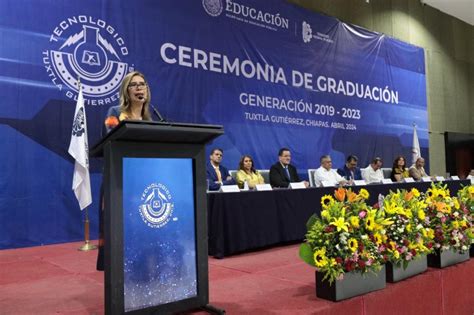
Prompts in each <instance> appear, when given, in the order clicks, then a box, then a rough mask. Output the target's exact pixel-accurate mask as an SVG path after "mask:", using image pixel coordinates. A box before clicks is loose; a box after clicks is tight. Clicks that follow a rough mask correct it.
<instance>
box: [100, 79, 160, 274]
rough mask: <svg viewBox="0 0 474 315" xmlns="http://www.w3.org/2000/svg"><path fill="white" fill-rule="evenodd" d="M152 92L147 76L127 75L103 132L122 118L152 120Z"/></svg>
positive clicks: (101, 208) (102, 213)
mask: <svg viewBox="0 0 474 315" xmlns="http://www.w3.org/2000/svg"><path fill="white" fill-rule="evenodd" d="M150 99H151V93H150V90H149V88H148V84H147V82H146V79H145V76H144V75H143V74H142V73H140V72H138V71H133V72H130V73H129V74H127V75H126V76H125V78H124V79H123V81H122V84H121V86H120V103H119V105H117V106H112V107H110V108H109V110H108V111H107V116H106V118H105V122H104V128H103V134H104V135H106V134H107V133H109V132H110V131H111V130H112V129H114V128H115V127H116V126H117V125H118V124H119V123H120V122H121V121H122V120H152V119H151V115H150ZM103 198H104V189H103V186H101V189H100V200H101V202H100V204H99V253H98V257H97V270H104V203H103Z"/></svg>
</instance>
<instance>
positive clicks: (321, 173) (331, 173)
mask: <svg viewBox="0 0 474 315" xmlns="http://www.w3.org/2000/svg"><path fill="white" fill-rule="evenodd" d="M324 180H325V181H330V182H333V183H340V182H342V181H343V180H345V179H344V177H342V176H341V175H339V174H338V173H337V171H336V170H333V169H330V170H327V169H325V168H324V167H322V166H320V167H319V168H318V169H317V170H316V172H314V184H315V185H316V186H317V187H319V186H321V182H322V181H324Z"/></svg>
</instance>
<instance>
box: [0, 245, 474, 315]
mask: <svg viewBox="0 0 474 315" xmlns="http://www.w3.org/2000/svg"><path fill="white" fill-rule="evenodd" d="M80 245H81V243H68V244H59V245H50V246H41V247H31V248H24V249H15V250H3V251H0V314H1V315H10V314H11V315H13V314H14V315H20V314H35V315H40V314H103V313H104V310H103V309H104V305H103V297H104V292H103V273H102V272H98V271H95V262H96V255H97V252H96V251H91V252H80V251H78V250H77V248H78V247H79V246H80ZM209 282H210V283H209V288H210V302H211V304H212V305H214V306H216V307H219V308H223V309H225V310H226V311H227V314H258V315H260V314H291V315H293V314H384V315H386V314H417V315H419V314H430V315H431V314H466V315H468V314H469V315H472V314H474V298H473V297H474V295H473V292H474V260H473V259H471V260H469V261H468V262H465V263H463V264H460V265H457V266H452V267H449V268H446V269H444V270H437V269H429V270H428V272H426V273H424V274H422V275H419V276H417V277H414V278H411V279H408V280H405V281H402V282H400V283H398V284H387V288H386V289H384V290H381V291H377V292H373V293H370V294H367V295H365V296H361V297H355V298H352V299H349V300H346V301H342V302H339V303H333V302H329V301H325V300H322V299H319V298H317V297H316V295H315V288H314V286H315V285H314V270H313V268H311V267H309V266H307V265H306V264H304V263H303V262H301V261H300V259H299V258H298V245H292V246H285V247H277V248H273V249H268V250H264V251H259V252H253V253H247V254H242V255H238V256H232V257H228V258H225V259H222V260H218V259H214V258H209ZM193 314H205V313H203V312H193Z"/></svg>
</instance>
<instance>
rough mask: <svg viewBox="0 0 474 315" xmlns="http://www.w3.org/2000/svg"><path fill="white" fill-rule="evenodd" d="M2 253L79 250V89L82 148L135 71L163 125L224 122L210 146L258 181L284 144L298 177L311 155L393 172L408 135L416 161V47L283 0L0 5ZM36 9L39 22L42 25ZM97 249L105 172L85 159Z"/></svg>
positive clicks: (420, 115)
mask: <svg viewBox="0 0 474 315" xmlns="http://www.w3.org/2000/svg"><path fill="white" fill-rule="evenodd" d="M0 11H1V12H8V14H2V16H1V19H0V32H1V36H0V43H1V44H0V65H1V69H2V70H1V73H0V88H2V90H3V91H4V93H3V94H2V98H1V100H0V102H1V103H0V104H1V106H0V133H1V137H2V139H3V141H2V143H3V145H2V146H1V150H2V157H3V158H2V163H0V221H1V222H2V229H0V248H9V247H21V246H30V245H37V244H46V243H55V242H65V241H71V240H79V239H81V238H82V222H81V217H82V214H81V213H80V211H79V208H78V205H77V201H76V200H75V198H74V195H73V193H72V191H71V182H72V172H73V164H72V160H71V158H70V157H69V156H68V154H67V148H68V145H69V140H70V133H71V126H72V120H73V112H74V106H75V98H76V96H77V87H76V80H77V77H80V78H81V82H82V83H83V86H84V96H85V99H86V112H87V121H88V124H89V125H88V131H89V144H90V145H93V144H94V143H96V142H97V141H98V140H99V139H100V129H101V126H102V123H103V120H104V115H105V113H106V111H107V109H108V108H109V107H110V106H111V105H113V104H116V103H117V101H118V99H117V97H118V85H119V84H120V81H121V79H122V78H123V76H124V75H125V74H126V73H127V72H128V71H131V70H134V69H136V70H139V71H142V72H143V73H144V74H145V75H146V77H147V80H148V81H149V85H150V89H151V91H152V103H153V104H154V105H155V106H156V107H158V108H159V110H160V112H161V113H162V114H163V115H164V116H165V117H167V119H168V120H170V121H181V122H190V123H211V124H222V125H224V128H225V132H226V134H225V135H224V136H222V137H220V138H219V139H218V140H216V141H215V142H214V143H213V144H211V145H210V146H209V149H210V147H211V146H212V147H213V146H217V147H221V148H223V149H224V164H225V165H226V166H227V167H228V168H230V169H235V168H236V167H237V163H238V160H239V158H240V156H241V155H242V154H251V155H252V156H253V157H254V162H255V166H256V167H257V168H260V169H265V168H269V167H270V165H271V164H273V163H274V162H275V161H276V160H277V152H278V149H279V148H280V147H283V146H285V147H289V148H290V149H291V150H292V153H293V154H292V156H293V162H294V164H295V165H296V166H297V167H298V170H299V172H300V173H302V174H303V175H304V174H305V173H306V169H307V168H316V167H318V166H319V157H320V155H322V154H331V155H332V157H333V165H334V166H337V167H339V166H340V165H342V164H343V162H344V159H345V156H347V155H348V154H356V155H358V156H359V158H360V164H362V166H366V164H367V163H368V162H369V160H370V159H371V158H373V157H374V156H381V157H382V158H383V159H384V160H385V165H384V166H390V165H391V163H392V160H393V158H394V157H395V156H396V155H398V154H404V155H405V156H406V157H407V158H409V157H410V147H411V141H412V131H413V128H412V124H413V123H415V124H416V125H417V126H418V136H419V138H420V145H421V148H422V155H423V156H424V157H427V150H428V133H427V128H428V125H427V106H426V91H425V66H424V51H423V49H422V48H419V47H415V46H412V45H409V44H407V43H404V42H401V41H398V40H395V39H393V38H389V37H387V36H385V35H383V34H379V33H374V32H371V31H368V30H365V29H362V28H360V27H357V26H354V25H349V24H346V23H343V22H341V21H339V20H337V19H335V18H332V17H328V16H325V15H320V14H317V13H314V12H310V11H307V10H304V9H302V8H299V7H296V6H293V5H291V4H288V3H286V2H284V1H282V0H273V1H256V0H253V1H251V0H238V1H237V0H236V1H231V0H226V1H224V0H203V1H195V0H194V1H193V0H183V1H171V0H162V1H152V0H136V1H112V0H102V1H81V2H71V1H66V0H38V1H27V0H3V1H1V2H0ZM38 12H41V15H40V14H39V13H38ZM91 172H92V175H91V177H92V188H93V200H94V203H93V204H92V205H91V207H90V208H89V211H90V217H91V220H92V226H91V230H92V237H96V236H97V233H96V231H97V219H96V217H97V207H98V190H99V186H100V181H101V174H100V173H101V161H99V160H96V159H91Z"/></svg>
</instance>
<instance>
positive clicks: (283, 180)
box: [270, 162, 301, 188]
mask: <svg viewBox="0 0 474 315" xmlns="http://www.w3.org/2000/svg"><path fill="white" fill-rule="evenodd" d="M288 172H289V173H290V179H288V177H287V176H286V171H285V170H284V169H283V166H281V163H280V162H277V163H275V164H273V165H272V167H271V168H270V185H272V187H283V188H287V187H288V186H289V185H290V182H300V181H301V180H300V177H299V176H298V172H297V171H296V167H294V166H293V165H291V164H290V165H288Z"/></svg>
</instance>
